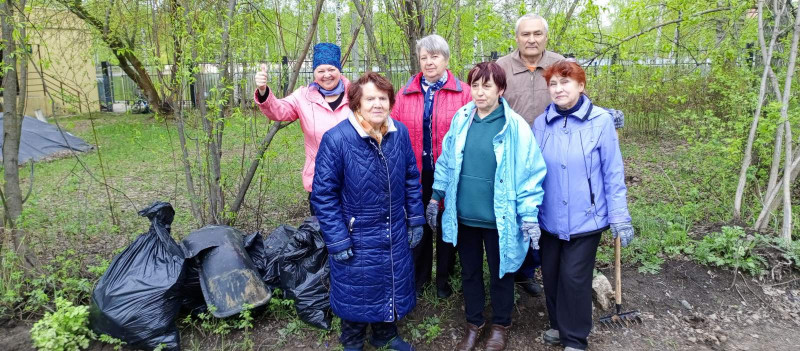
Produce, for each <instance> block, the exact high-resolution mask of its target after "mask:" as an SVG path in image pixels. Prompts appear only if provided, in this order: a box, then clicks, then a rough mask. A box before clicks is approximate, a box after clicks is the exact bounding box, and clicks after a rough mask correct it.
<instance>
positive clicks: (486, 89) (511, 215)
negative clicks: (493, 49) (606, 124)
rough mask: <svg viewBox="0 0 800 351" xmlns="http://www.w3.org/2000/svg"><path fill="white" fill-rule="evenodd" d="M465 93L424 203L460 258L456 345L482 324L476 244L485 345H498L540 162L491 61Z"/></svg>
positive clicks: (531, 239) (530, 241)
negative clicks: (488, 309) (467, 98)
mask: <svg viewBox="0 0 800 351" xmlns="http://www.w3.org/2000/svg"><path fill="white" fill-rule="evenodd" d="M467 80H468V82H469V84H470V87H471V90H470V92H471V94H472V99H473V101H472V102H470V103H469V104H467V105H466V106H464V107H462V108H461V109H460V110H458V112H456V114H455V116H454V117H453V121H452V122H451V124H450V130H449V131H448V132H447V134H446V135H445V137H444V142H443V145H444V147H443V149H442V154H441V156H439V159H438V160H437V161H436V168H435V169H436V171H435V174H434V182H433V190H434V195H433V199H432V200H431V202H430V203H429V204H428V207H427V208H426V211H425V217H426V219H427V221H428V225H430V226H431V227H435V226H436V217H437V210H438V201H440V200H442V198H444V212H443V214H442V237H443V240H444V241H446V242H449V243H452V244H453V245H454V246H455V247H456V249H457V250H458V254H459V257H460V258H461V281H462V284H461V285H462V288H463V292H464V310H465V311H464V312H465V313H466V320H467V323H466V326H465V330H464V336H463V338H462V339H461V341H460V342H459V343H458V344H457V345H456V348H455V349H456V350H472V349H473V348H474V347H475V345H476V344H477V341H478V338H479V335H480V331H481V329H483V327H484V319H483V307H484V301H485V296H484V286H483V252H484V249H485V251H486V260H487V262H488V265H489V273H490V276H491V281H490V283H491V285H490V289H489V290H490V295H491V303H492V320H491V323H492V326H491V330H490V333H489V337H488V340H487V341H486V350H503V349H505V346H506V341H507V336H508V328H509V327H510V326H511V310H512V308H513V306H514V272H516V271H517V269H519V267H520V265H521V264H522V261H523V260H524V259H525V254H526V253H527V252H528V248H529V247H530V246H533V247H534V248H537V247H536V245H537V244H538V242H539V225H538V223H537V221H538V220H537V215H538V211H539V209H538V206H539V204H540V203H541V202H542V196H543V191H542V185H541V184H542V179H543V178H544V176H545V172H546V168H545V165H544V160H543V159H542V155H541V153H540V152H539V147H538V146H537V145H536V140H535V139H534V137H533V133H532V132H531V129H530V126H528V123H527V122H525V120H524V119H522V117H520V116H519V115H518V114H517V113H516V112H514V111H513V110H511V108H510V107H509V106H508V102H506V100H505V99H504V98H502V97H501V96H502V95H503V92H504V90H505V88H506V75H505V72H503V69H502V68H501V67H500V66H499V65H498V64H496V63H494V62H482V63H479V64H477V65H476V66H475V67H474V68H473V69H472V70H471V71H470V72H469V75H468V79H467Z"/></svg>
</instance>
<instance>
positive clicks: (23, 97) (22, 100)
mask: <svg viewBox="0 0 800 351" xmlns="http://www.w3.org/2000/svg"><path fill="white" fill-rule="evenodd" d="M26 2H27V0H21V1H20V3H19V8H20V10H21V11H25V3H26ZM19 18H20V21H19V40H20V41H21V42H22V45H24V46H25V47H23V50H21V52H20V53H19V54H20V58H22V60H21V61H20V62H19V99H17V100H18V102H17V113H18V114H19V115H20V116H25V104H26V103H27V102H28V59H30V54H29V53H28V50H27V45H28V35H27V28H26V27H27V26H26V22H25V14H24V13H22V12H20V14H19Z"/></svg>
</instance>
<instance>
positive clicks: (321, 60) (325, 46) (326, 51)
mask: <svg viewBox="0 0 800 351" xmlns="http://www.w3.org/2000/svg"><path fill="white" fill-rule="evenodd" d="M341 61H342V49H340V48H339V46H338V45H336V44H331V43H319V44H317V45H314V61H313V69H317V66H319V65H331V66H334V67H336V68H338V69H339V71H340V72H341V71H342V63H341Z"/></svg>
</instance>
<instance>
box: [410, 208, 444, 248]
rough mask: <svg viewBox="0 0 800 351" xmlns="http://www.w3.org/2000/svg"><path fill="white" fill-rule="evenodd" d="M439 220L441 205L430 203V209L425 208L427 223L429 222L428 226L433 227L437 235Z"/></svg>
mask: <svg viewBox="0 0 800 351" xmlns="http://www.w3.org/2000/svg"><path fill="white" fill-rule="evenodd" d="M438 218H439V203H438V202H434V201H431V202H429V203H428V207H426V208H425V221H426V222H428V226H429V227H431V229H432V230H433V232H434V233H436V220H437V219H438ZM415 246H416V245H415Z"/></svg>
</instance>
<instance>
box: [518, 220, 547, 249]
mask: <svg viewBox="0 0 800 351" xmlns="http://www.w3.org/2000/svg"><path fill="white" fill-rule="evenodd" d="M521 229H522V235H524V236H525V238H527V239H528V240H530V241H531V242H530V245H531V249H534V250H539V238H541V237H542V230H541V229H539V224H538V223H534V222H522V227H521Z"/></svg>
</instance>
